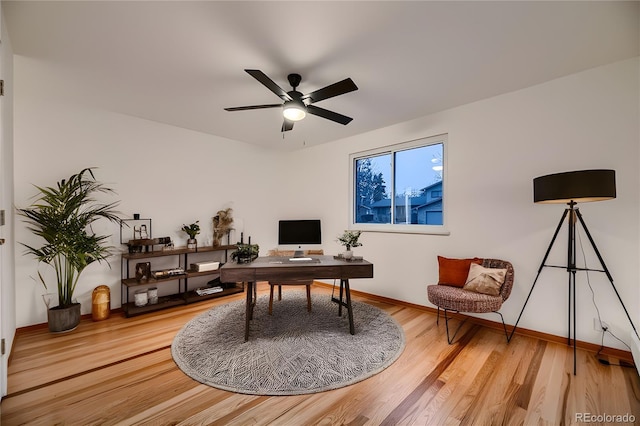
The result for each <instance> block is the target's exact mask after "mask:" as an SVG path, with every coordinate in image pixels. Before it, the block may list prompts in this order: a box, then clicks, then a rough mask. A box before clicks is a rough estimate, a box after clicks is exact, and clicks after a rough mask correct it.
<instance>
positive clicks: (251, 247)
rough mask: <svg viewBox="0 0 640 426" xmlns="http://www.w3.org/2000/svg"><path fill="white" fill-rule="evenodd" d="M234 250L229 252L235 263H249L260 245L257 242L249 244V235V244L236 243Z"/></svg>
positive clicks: (256, 255) (255, 255) (255, 256)
mask: <svg viewBox="0 0 640 426" xmlns="http://www.w3.org/2000/svg"><path fill="white" fill-rule="evenodd" d="M237 246H238V248H237V249H236V251H234V252H233V253H231V259H233V260H235V261H236V262H237V263H249V262H252V261H253V260H254V259H256V258H257V257H258V252H259V251H260V247H259V246H258V244H251V237H249V244H237Z"/></svg>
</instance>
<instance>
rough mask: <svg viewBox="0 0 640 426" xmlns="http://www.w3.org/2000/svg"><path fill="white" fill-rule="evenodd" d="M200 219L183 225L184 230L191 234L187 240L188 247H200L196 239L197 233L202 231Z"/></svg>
mask: <svg viewBox="0 0 640 426" xmlns="http://www.w3.org/2000/svg"><path fill="white" fill-rule="evenodd" d="M199 222H200V221H199V220H196V221H195V223H192V224H191V225H182V230H183V231H184V232H185V233H186V234H187V235H188V236H189V239H188V240H187V248H188V249H194V248H197V247H198V240H196V235H198V234H199V233H200V225H198V223H199Z"/></svg>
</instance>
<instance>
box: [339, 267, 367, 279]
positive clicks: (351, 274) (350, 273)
mask: <svg viewBox="0 0 640 426" xmlns="http://www.w3.org/2000/svg"><path fill="white" fill-rule="evenodd" d="M340 277H341V278H373V264H371V263H363V264H361V265H360V264H357V263H352V264H350V265H349V266H348V267H347V266H345V267H342V271H341V273H340Z"/></svg>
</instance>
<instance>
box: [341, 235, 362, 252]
mask: <svg viewBox="0 0 640 426" xmlns="http://www.w3.org/2000/svg"><path fill="white" fill-rule="evenodd" d="M361 233H362V231H348V230H345V231H344V233H343V234H342V235H340V236H339V237H338V242H340V244H342V245H343V246H344V247H345V249H346V251H345V252H344V253H343V256H344V258H345V259H351V257H352V256H353V252H352V251H351V248H352V247H360V246H362V243H361V242H359V241H358V239H359V238H360V234H361Z"/></svg>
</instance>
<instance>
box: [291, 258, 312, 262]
mask: <svg viewBox="0 0 640 426" xmlns="http://www.w3.org/2000/svg"><path fill="white" fill-rule="evenodd" d="M289 260H290V261H291V262H300V261H305V260H313V259H312V258H310V257H290V258H289Z"/></svg>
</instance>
